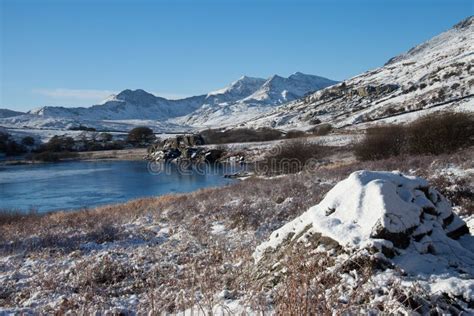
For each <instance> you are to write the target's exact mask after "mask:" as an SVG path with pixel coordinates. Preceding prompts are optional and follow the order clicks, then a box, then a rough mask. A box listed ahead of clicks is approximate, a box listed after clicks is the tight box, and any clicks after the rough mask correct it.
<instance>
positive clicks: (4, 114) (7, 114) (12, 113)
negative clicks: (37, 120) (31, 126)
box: [0, 109, 25, 118]
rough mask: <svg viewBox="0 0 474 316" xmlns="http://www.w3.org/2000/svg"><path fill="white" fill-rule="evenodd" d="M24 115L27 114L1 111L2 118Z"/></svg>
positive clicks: (0, 116) (6, 110)
mask: <svg viewBox="0 0 474 316" xmlns="http://www.w3.org/2000/svg"><path fill="white" fill-rule="evenodd" d="M23 114H25V113H23V112H18V111H13V110H8V109H0V118H6V117H12V116H18V115H23Z"/></svg>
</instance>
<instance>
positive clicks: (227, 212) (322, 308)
mask: <svg viewBox="0 0 474 316" xmlns="http://www.w3.org/2000/svg"><path fill="white" fill-rule="evenodd" d="M469 153H470V152H469V151H468V152H462V153H460V154H459V155H458V156H456V157H454V158H453V157H444V158H443V157H438V158H436V160H435V161H433V158H432V157H427V158H426V157H415V158H410V159H411V160H410V161H405V160H401V161H391V160H390V161H381V162H376V163H374V162H372V163H370V165H369V163H357V164H352V165H351V164H346V165H343V166H336V165H332V166H326V167H322V168H320V169H317V170H313V171H312V172H311V173H305V172H301V173H300V174H297V175H287V176H280V177H277V178H271V179H255V178H249V179H246V180H244V181H241V182H240V183H238V184H235V185H232V186H228V187H224V188H217V189H206V190H201V191H198V192H195V193H191V194H185V195H176V196H166V197H162V198H156V199H142V200H137V201H132V202H129V203H127V204H123V205H117V206H109V207H103V208H99V209H96V210H91V211H80V212H75V213H56V214H52V215H50V216H47V217H43V218H37V217H31V218H25V219H23V220H22V221H21V222H12V223H11V224H9V225H5V224H4V225H3V226H2V230H1V232H0V251H1V252H0V284H2V287H1V288H0V306H1V307H0V314H9V313H26V314H30V313H31V314H33V313H36V312H45V313H53V312H59V313H65V312H67V311H74V312H83V313H87V314H89V313H93V312H102V313H109V314H114V313H125V314H127V313H130V314H134V313H142V312H143V313H145V312H150V311H152V312H155V313H171V314H183V313H184V314H188V315H190V314H205V313H207V312H208V311H212V312H213V313H215V314H240V313H249V314H257V313H260V312H265V313H276V314H291V313H293V314H310V313H311V314H328V313H332V312H334V311H338V312H341V313H349V314H359V313H364V314H366V313H368V312H369V313H370V312H373V313H374V314H377V313H397V312H400V313H415V314H417V313H419V314H425V313H428V312H439V313H454V314H456V313H460V312H465V313H467V314H470V313H474V237H473V236H472V235H471V233H470V232H469V229H471V231H472V229H473V226H474V218H473V216H472V214H471V215H469V213H468V212H467V211H466V209H463V208H462V206H457V207H455V208H453V207H451V204H450V202H449V201H448V200H447V199H446V198H445V197H444V196H443V194H447V195H449V196H455V195H452V194H454V193H453V192H457V191H460V190H461V189H462V186H467V187H468V188H469V187H470V188H472V176H473V169H472V161H470V159H467V160H466V158H465V157H467V156H468V155H469ZM452 161H456V163H455V164H454V163H452ZM394 165H399V166H400V168H401V169H403V172H404V174H402V173H400V172H372V171H355V170H357V169H360V168H366V169H367V168H369V167H370V168H372V169H378V170H380V169H381V168H382V167H385V168H387V166H391V167H393V166H394ZM404 167H407V168H409V169H406V168H404ZM354 171H355V172H354ZM408 174H417V175H423V176H424V177H426V178H429V180H430V182H427V181H426V180H424V179H422V178H420V177H416V176H413V175H408ZM341 180H342V181H341ZM432 183H437V184H440V183H444V184H443V187H438V188H435V187H434V186H432V185H431V184H432ZM438 189H440V190H441V189H442V190H441V191H438ZM440 192H443V194H442V193H440ZM458 214H461V216H460V215H458Z"/></svg>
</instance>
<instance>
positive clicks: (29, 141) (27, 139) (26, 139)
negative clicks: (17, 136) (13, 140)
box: [21, 136, 35, 146]
mask: <svg viewBox="0 0 474 316" xmlns="http://www.w3.org/2000/svg"><path fill="white" fill-rule="evenodd" d="M21 143H22V144H23V145H25V146H33V145H34V144H35V139H34V138H33V137H31V136H26V137H23V139H22V140H21Z"/></svg>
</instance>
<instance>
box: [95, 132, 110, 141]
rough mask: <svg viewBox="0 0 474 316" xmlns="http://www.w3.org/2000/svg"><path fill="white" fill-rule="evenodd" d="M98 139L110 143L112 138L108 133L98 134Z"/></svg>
mask: <svg viewBox="0 0 474 316" xmlns="http://www.w3.org/2000/svg"><path fill="white" fill-rule="evenodd" d="M98 138H99V140H100V141H103V142H110V141H112V139H113V136H112V134H110V133H100V134H99V137H98Z"/></svg>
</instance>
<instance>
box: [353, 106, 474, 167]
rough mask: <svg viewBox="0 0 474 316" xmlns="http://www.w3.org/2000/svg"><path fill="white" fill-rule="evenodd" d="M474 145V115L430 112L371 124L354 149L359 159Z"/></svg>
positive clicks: (437, 153)
mask: <svg viewBox="0 0 474 316" xmlns="http://www.w3.org/2000/svg"><path fill="white" fill-rule="evenodd" d="M473 145H474V116H473V115H472V114H466V113H443V114H430V115H428V116H425V117H422V118H420V119H418V120H416V121H414V122H413V123H410V124H407V125H405V126H403V125H396V126H395V125H390V126H379V127H372V128H369V129H367V131H366V135H365V138H364V139H363V140H362V142H360V143H359V144H357V145H356V146H355V148H354V153H355V155H356V157H357V159H359V160H377V159H384V158H389V157H393V156H398V155H400V154H411V155H417V154H418V155H419V154H430V155H439V154H442V153H449V152H452V151H454V150H457V149H460V148H467V147H470V146H473Z"/></svg>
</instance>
